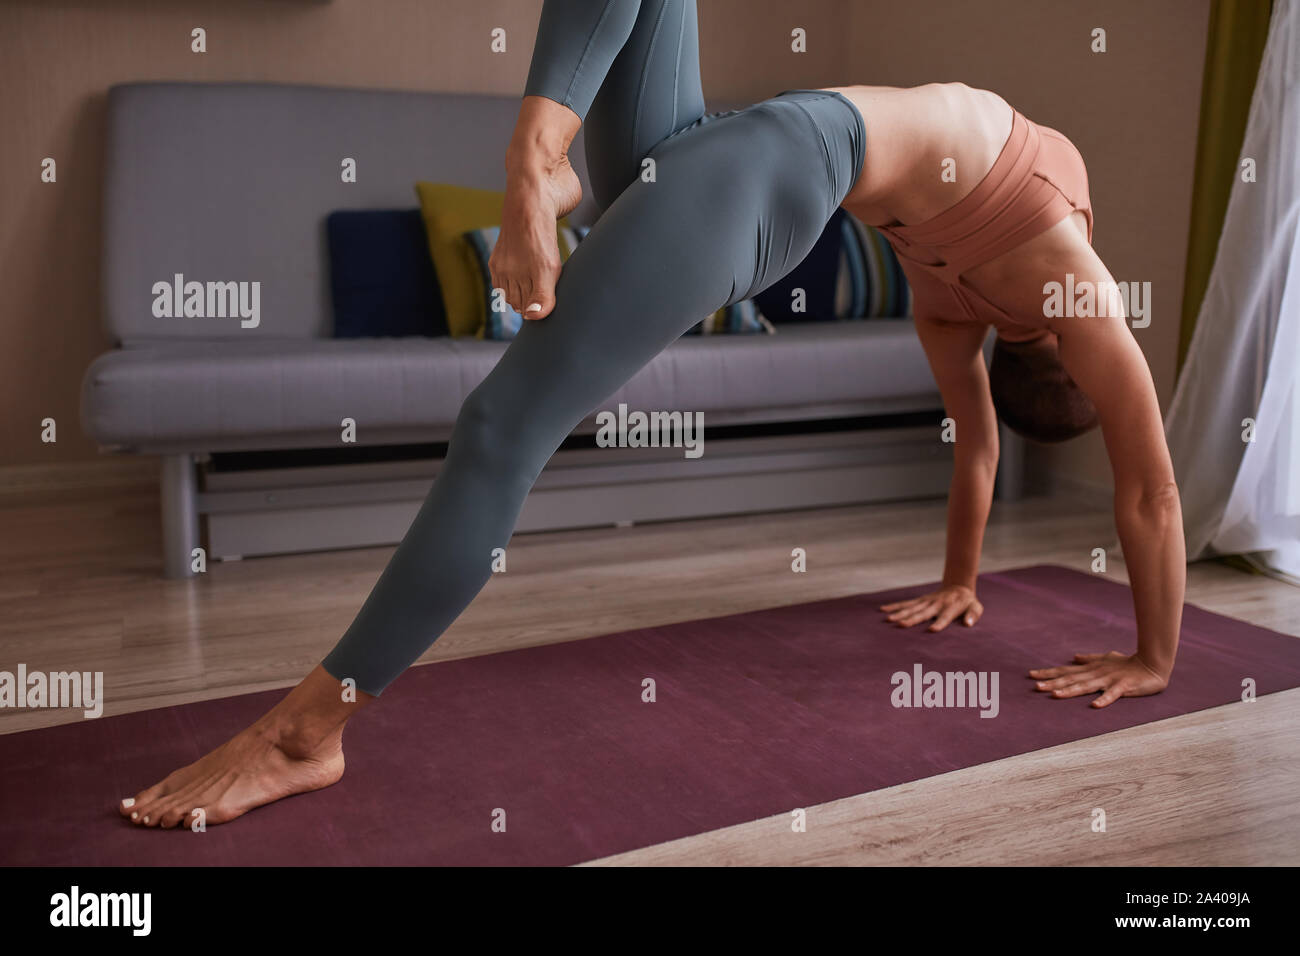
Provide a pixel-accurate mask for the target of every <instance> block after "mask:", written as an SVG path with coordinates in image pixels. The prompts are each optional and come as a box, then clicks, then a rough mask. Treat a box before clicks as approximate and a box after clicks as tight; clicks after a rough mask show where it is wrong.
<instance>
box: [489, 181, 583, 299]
mask: <svg viewBox="0 0 1300 956" xmlns="http://www.w3.org/2000/svg"><path fill="white" fill-rule="evenodd" d="M581 201H582V184H581V182H580V181H579V180H578V174H577V173H576V172H574V170H573V167H572V166H570V165H569V162H568V160H567V158H566V159H565V160H563V161H562V162H560V163H559V164H558V165H556V166H553V167H551V168H547V169H536V168H533V169H527V170H519V171H516V172H513V173H511V175H510V177H509V180H508V182H507V184H506V195H505V202H504V204H503V206H502V211H501V233H500V236H499V237H498V239H497V243H496V246H495V247H494V248H493V250H492V256H491V259H490V260H489V263H488V266H489V269H490V270H491V273H492V284H493V287H494V288H498V289H502V290H503V291H504V296H505V300H506V302H507V303H509V304H510V306H511V307H513V308H514V309H515V310H516V311H518V312H519V313H520V314H521V315H523V316H524V317H525V318H529V319H540V318H545V317H546V316H547V315H549V314H550V312H551V310H552V309H553V308H554V307H555V284H556V282H557V281H558V280H559V277H560V266H561V263H560V250H559V247H558V245H557V243H556V237H555V223H556V221H557V220H558V219H560V218H561V217H562V216H566V215H568V214H569V213H571V212H572V211H573V210H574V209H575V208H577V206H578V204H579V203H580V202H581ZM530 306H535V308H530Z"/></svg>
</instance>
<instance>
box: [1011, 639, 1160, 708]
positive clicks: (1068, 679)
mask: <svg viewBox="0 0 1300 956" xmlns="http://www.w3.org/2000/svg"><path fill="white" fill-rule="evenodd" d="M1074 660H1075V662H1076V663H1074V664H1067V665H1065V666H1064V667H1040V668H1039V669H1038V670H1032V671H1030V672H1029V676H1030V677H1032V678H1034V679H1035V680H1037V681H1038V684H1037V686H1036V689H1037V690H1040V691H1045V692H1050V693H1051V695H1052V696H1053V697H1062V698H1064V697H1078V696H1080V695H1082V694H1092V693H1095V692H1097V691H1101V696H1100V697H1098V698H1097V699H1096V700H1094V701H1093V702H1092V706H1093V707H1105V706H1107V705H1108V704H1111V703H1113V702H1114V701H1116V700H1118V699H1119V698H1121V697H1146V696H1147V695H1149V694H1158V693H1160V692H1161V691H1162V690H1164V689H1165V688H1166V687H1167V686H1168V685H1169V677H1168V675H1165V676H1163V677H1162V676H1161V675H1160V674H1158V673H1156V672H1155V671H1153V670H1152V669H1151V668H1150V667H1148V666H1147V665H1146V664H1144V663H1143V662H1142V660H1141V659H1140V658H1139V657H1138V656H1137V655H1136V654H1133V655H1132V656H1130V655H1128V654H1121V653H1120V652H1119V651H1111V652H1110V653H1109V654H1075V655H1074Z"/></svg>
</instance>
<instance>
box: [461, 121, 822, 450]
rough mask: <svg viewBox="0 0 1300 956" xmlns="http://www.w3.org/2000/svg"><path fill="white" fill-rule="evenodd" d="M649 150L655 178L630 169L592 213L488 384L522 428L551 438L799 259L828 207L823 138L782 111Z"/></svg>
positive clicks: (708, 127)
mask: <svg viewBox="0 0 1300 956" xmlns="http://www.w3.org/2000/svg"><path fill="white" fill-rule="evenodd" d="M782 112H784V111H782ZM654 156H655V158H656V162H657V168H658V174H657V177H656V180H655V181H654V182H644V181H642V180H640V179H636V180H634V181H633V182H632V184H631V185H630V186H628V187H627V188H626V189H625V190H624V191H623V192H622V193H621V194H620V195H619V197H618V199H617V200H615V202H614V203H613V205H611V206H610V208H609V209H608V210H607V211H606V212H605V214H604V215H603V216H601V218H600V219H599V220H598V221H597V222H596V224H595V226H594V227H593V228H592V231H591V232H590V234H588V236H587V237H586V238H585V239H584V240H583V241H582V242H581V243H580V244H579V245H578V248H577V249H575V250H574V252H573V254H572V255H571V256H570V257H569V259H568V260H567V261H566V263H565V265H564V269H563V271H562V272H561V274H560V279H559V282H558V283H557V285H556V290H555V296H556V306H555V310H554V311H553V312H552V313H551V314H550V315H549V316H547V317H546V318H545V319H542V320H539V321H533V322H525V323H524V326H523V328H522V329H521V330H520V333H519V335H518V337H517V338H516V339H515V340H514V342H513V343H511V345H510V347H509V349H507V350H506V353H505V355H504V356H502V358H501V361H500V362H499V363H498V364H497V366H496V368H494V369H493V370H492V372H491V373H490V375H489V376H488V379H487V380H486V381H485V382H484V387H485V388H486V389H487V390H488V391H489V393H490V394H491V395H492V398H493V402H494V404H495V405H497V406H498V407H499V408H501V410H502V411H503V414H504V417H505V418H507V419H509V420H512V421H518V422H519V426H518V427H519V429H520V431H521V433H522V432H524V431H526V430H529V429H539V430H540V431H541V432H544V433H545V434H547V435H548V436H550V438H549V439H548V440H553V441H554V442H555V443H556V444H558V442H559V441H561V440H563V438H564V436H565V435H567V434H568V433H569V432H570V431H571V430H572V429H573V427H574V426H576V425H577V424H578V423H579V422H580V421H582V420H583V418H585V417H586V416H587V415H589V414H590V413H591V412H592V411H593V410H594V409H595V408H596V407H597V405H598V403H600V402H601V401H603V400H605V399H606V398H608V397H609V396H610V395H612V394H613V393H614V392H615V391H616V390H617V389H618V388H619V387H620V386H622V385H623V384H624V383H625V382H627V381H628V380H629V379H630V378H631V377H632V376H633V375H635V374H636V372H637V371H638V370H639V369H641V368H642V367H643V366H644V365H645V364H646V363H648V362H649V361H650V360H651V359H652V358H654V356H655V355H657V354H658V353H659V352H661V351H663V350H664V349H665V348H667V347H668V346H669V345H671V344H672V343H673V342H674V341H675V340H676V339H677V338H678V337H680V336H681V334H682V333H683V332H685V331H686V330H687V329H689V328H690V327H691V326H692V325H694V324H695V323H696V322H698V321H699V320H700V319H702V318H704V317H705V316H707V315H709V314H710V313H712V312H714V311H716V310H717V309H719V308H721V307H722V306H724V305H727V304H730V303H733V302H737V301H739V300H741V299H743V298H745V297H747V296H749V295H752V294H753V293H754V292H755V291H757V290H758V289H760V288H763V287H765V286H766V285H768V284H770V283H772V282H775V281H776V280H777V279H778V278H780V277H781V276H783V275H785V274H786V273H788V272H789V271H790V270H791V269H793V268H794V267H795V266H796V265H798V263H799V262H800V261H801V260H802V259H803V257H804V256H805V255H806V254H807V253H808V251H809V250H810V249H811V248H812V246H813V244H814V243H815V242H816V241H817V238H818V237H819V236H820V235H821V231H822V229H823V228H824V227H825V225H826V221H827V219H828V218H829V215H830V213H832V212H834V209H835V206H836V204H837V200H836V198H835V197H833V196H829V195H824V194H825V193H826V186H825V180H826V171H825V164H824V160H823V159H822V150H821V147H820V146H818V145H816V144H813V143H811V142H809V141H808V139H807V137H806V136H805V137H802V138H795V137H792V136H791V135H790V130H789V129H788V128H787V127H786V126H785V125H783V124H782V122H781V116H780V115H779V114H775V115H774V114H772V113H765V112H763V111H752V112H748V113H746V112H741V113H737V114H734V115H729V116H726V117H722V118H719V119H717V120H715V121H713V122H710V123H707V124H704V125H701V126H699V127H697V128H695V129H691V130H687V131H685V132H683V133H682V134H680V135H679V136H676V137H674V138H673V139H672V140H670V141H669V142H667V143H665V144H661V147H660V148H658V149H656V150H655V151H654ZM756 156H761V157H763V161H762V162H756V161H755V157H756ZM819 181H820V182H819ZM686 410H689V409H686Z"/></svg>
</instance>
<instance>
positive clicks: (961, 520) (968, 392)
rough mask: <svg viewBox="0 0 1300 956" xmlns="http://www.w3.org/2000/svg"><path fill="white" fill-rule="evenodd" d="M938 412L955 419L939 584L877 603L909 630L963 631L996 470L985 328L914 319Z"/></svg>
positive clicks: (975, 614) (972, 617)
mask: <svg viewBox="0 0 1300 956" xmlns="http://www.w3.org/2000/svg"><path fill="white" fill-rule="evenodd" d="M916 331H917V335H918V336H919V337H920V340H921V346H922V348H924V349H925V355H926V358H927V359H928V360H929V362H930V370H931V371H932V372H933V373H934V379H935V382H936V383H937V384H938V386H939V392H940V394H941V395H942V396H943V406H944V410H945V412H946V413H947V415H948V416H949V417H951V418H952V419H953V420H954V421H955V422H956V429H957V431H956V438H957V441H956V443H955V444H954V446H953V474H952V483H951V484H950V486H949V489H948V538H947V550H946V556H945V560H944V570H943V586H942V587H941V588H940V589H939V590H938V591H935V592H933V593H931V594H926V595H922V596H921V597H918V598H914V599H912V600H909V601H900V602H897V603H895V604H888V605H885V606H884V607H883V608H882V610H884V611H886V612H890V613H889V620H890V621H893V622H894V623H896V624H898V625H899V626H901V627H911V626H913V625H914V624H918V623H920V622H922V621H926V620H929V619H931V618H934V623H933V624H931V625H930V630H931V631H940V630H943V629H944V628H945V627H947V626H948V624H950V623H951V622H952V621H953V620H954V619H956V618H957V617H958V616H959V615H960V616H961V620H962V623H963V624H965V625H966V626H968V627H969V626H971V625H973V624H974V623H975V622H976V621H978V620H979V618H980V615H981V614H983V612H984V607H983V605H982V604H980V602H979V600H978V598H977V597H976V594H975V579H976V576H977V575H978V574H979V559H980V549H981V546H982V544H983V541H984V526H985V524H986V523H987V521H988V516H989V506H990V505H991V503H992V501H993V480H994V477H995V476H996V473H997V465H998V423H997V416H996V414H995V413H994V411H993V402H992V400H991V399H990V397H989V383H988V370H987V368H986V367H985V365H984V352H983V344H984V338H985V336H986V335H987V333H988V328H987V326H983V325H977V324H975V323H971V322H943V321H938V320H934V319H918V320H917V321H916Z"/></svg>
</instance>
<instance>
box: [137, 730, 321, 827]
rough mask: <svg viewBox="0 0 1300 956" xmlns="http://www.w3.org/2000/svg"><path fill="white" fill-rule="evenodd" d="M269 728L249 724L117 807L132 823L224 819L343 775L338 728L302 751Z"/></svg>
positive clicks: (167, 824)
mask: <svg viewBox="0 0 1300 956" xmlns="http://www.w3.org/2000/svg"><path fill="white" fill-rule="evenodd" d="M276 738H277V734H276V733H275V732H274V731H272V730H271V729H270V728H269V727H265V726H259V725H257V724H254V725H253V726H252V727H249V728H248V729H247V730H245V731H243V732H242V733H240V734H237V735H236V736H235V737H233V738H231V739H230V740H229V741H227V742H226V743H224V744H222V745H221V746H220V747H218V748H217V749H216V750H214V751H212V753H210V754H208V755H207V756H206V757H203V758H201V759H199V760H197V761H195V762H194V763H192V764H190V765H189V766H188V767H182V768H181V769H180V770H177V771H175V772H174V773H172V774H170V775H168V776H167V777H166V778H165V779H164V780H163V781H162V782H161V783H156V784H154V785H153V786H152V787H149V788H148V789H147V790H141V791H140V792H139V793H137V794H136V795H135V797H134V798H133V799H130V800H123V801H122V803H121V805H120V807H119V811H120V812H121V814H122V816H124V817H126V818H127V819H128V820H130V821H131V822H132V823H134V824H136V825H137V826H146V827H162V828H163V829H168V828H170V827H174V826H178V825H181V824H184V825H186V826H188V825H190V824H191V823H193V822H194V820H195V819H196V817H195V815H194V811H195V810H196V809H202V811H203V814H202V817H201V819H202V820H203V822H204V824H205V825H211V824H217V823H229V822H230V821H231V820H234V819H235V818H236V817H241V816H243V815H244V814H245V813H247V812H248V811H249V810H252V809H254V808H256V807H260V806H263V805H264V804H268V803H271V802H273V801H275V800H282V799H283V798H285V797H289V796H292V795H293V794H295V793H307V792H308V791H311V790H320V789H322V788H324V787H328V786H329V785H330V784H333V783H337V782H338V780H339V778H341V777H342V776H343V728H341V727H340V728H339V730H338V732H337V733H335V734H333V735H332V736H331V737H330V738H328V739H326V740H325V741H322V742H321V744H319V745H317V746H316V747H315V748H314V749H313V750H311V751H309V752H308V751H302V750H299V749H297V748H296V747H295V746H294V745H292V744H289V743H287V742H286V741H285V740H282V739H276Z"/></svg>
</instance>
